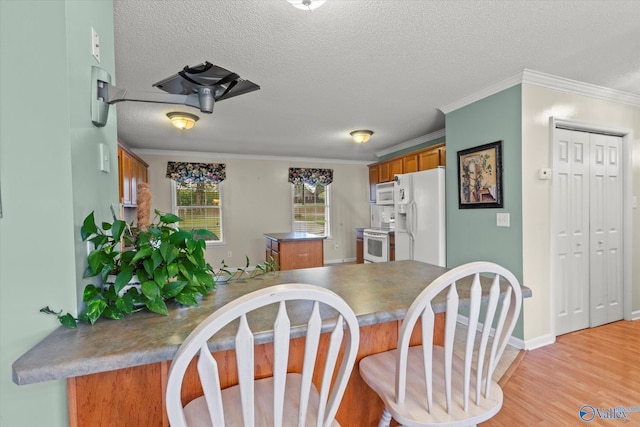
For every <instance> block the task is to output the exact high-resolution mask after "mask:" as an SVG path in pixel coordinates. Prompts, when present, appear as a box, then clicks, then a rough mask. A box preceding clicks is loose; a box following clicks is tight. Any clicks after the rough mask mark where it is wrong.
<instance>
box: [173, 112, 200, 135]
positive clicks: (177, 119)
mask: <svg viewBox="0 0 640 427" xmlns="http://www.w3.org/2000/svg"><path fill="white" fill-rule="evenodd" d="M167 117H169V119H171V123H173V125H174V126H175V127H177V128H178V129H184V130H187V129H191V128H192V127H193V126H195V124H196V122H197V121H198V119H199V117H198V116H196V115H195V114H189V113H181V112H177V111H175V112H172V113H167Z"/></svg>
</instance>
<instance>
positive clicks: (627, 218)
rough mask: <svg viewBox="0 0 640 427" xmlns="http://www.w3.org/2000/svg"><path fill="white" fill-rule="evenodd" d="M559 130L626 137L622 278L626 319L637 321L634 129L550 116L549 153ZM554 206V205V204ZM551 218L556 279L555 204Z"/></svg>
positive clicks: (554, 289) (553, 295) (554, 293)
mask: <svg viewBox="0 0 640 427" xmlns="http://www.w3.org/2000/svg"><path fill="white" fill-rule="evenodd" d="M556 129H569V130H576V131H582V132H589V133H600V134H605V135H613V136H619V137H621V138H622V150H621V151H622V226H623V231H624V232H623V239H622V240H623V242H622V248H623V251H624V253H623V254H622V264H623V267H622V270H623V271H622V275H623V278H622V280H623V291H622V292H623V298H624V301H623V316H624V320H633V318H632V291H631V286H632V283H633V282H632V262H631V260H632V249H633V247H632V237H633V229H632V225H633V222H632V199H631V197H632V194H633V192H632V185H633V168H632V166H633V165H632V161H633V159H632V144H633V129H629V128H623V127H616V126H607V125H600V124H595V123H588V122H581V121H577V120H568V119H560V118H556V117H553V116H552V117H549V144H550V145H549V153H553V144H554V141H555V137H556ZM550 157H551V169H552V170H553V168H554V167H555V166H556V165H555V159H554V157H553V156H551V155H550ZM553 191H554V188H553V180H551V192H550V193H549V194H550V197H551V202H552V200H553ZM552 203H553V202H552ZM550 206H551V211H550V212H549V217H550V218H551V227H550V230H551V238H550V240H551V251H550V252H549V257H550V265H551V277H552V278H553V277H555V271H556V268H557V267H556V263H555V260H554V256H553V254H554V253H555V245H556V241H555V237H554V232H555V227H556V224H555V221H554V220H553V208H554V206H553V204H551V205H550ZM557 289H558V287H557V286H555V284H554V283H553V282H552V283H551V292H549V295H550V296H551V301H550V307H551V308H552V309H551V331H552V333H553V336H554V337H555V336H557V334H556V304H555V302H556V301H557Z"/></svg>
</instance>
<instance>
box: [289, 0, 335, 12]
mask: <svg viewBox="0 0 640 427" xmlns="http://www.w3.org/2000/svg"><path fill="white" fill-rule="evenodd" d="M287 1H288V2H289V3H290V4H291V5H292V6H293V7H295V8H298V9H301V10H308V11H313V10H314V9H317V8H319V7H320V6H322V5H323V4H324V2H325V1H326V0H287Z"/></svg>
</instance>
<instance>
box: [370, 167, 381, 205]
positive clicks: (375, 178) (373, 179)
mask: <svg viewBox="0 0 640 427" xmlns="http://www.w3.org/2000/svg"><path fill="white" fill-rule="evenodd" d="M378 169H379V167H378V164H375V165H369V202H371V203H375V202H376V184H378V182H380V178H379V171H378Z"/></svg>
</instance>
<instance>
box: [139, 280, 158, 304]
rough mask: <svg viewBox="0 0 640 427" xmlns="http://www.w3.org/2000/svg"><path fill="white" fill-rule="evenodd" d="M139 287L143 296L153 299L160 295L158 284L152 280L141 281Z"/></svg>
mask: <svg viewBox="0 0 640 427" xmlns="http://www.w3.org/2000/svg"><path fill="white" fill-rule="evenodd" d="M141 289H142V293H143V294H144V296H146V297H147V298H149V299H150V300H153V299H155V298H158V297H159V296H160V288H159V287H158V284H157V283H156V282H154V281H152V280H147V281H145V282H142V287H141Z"/></svg>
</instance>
